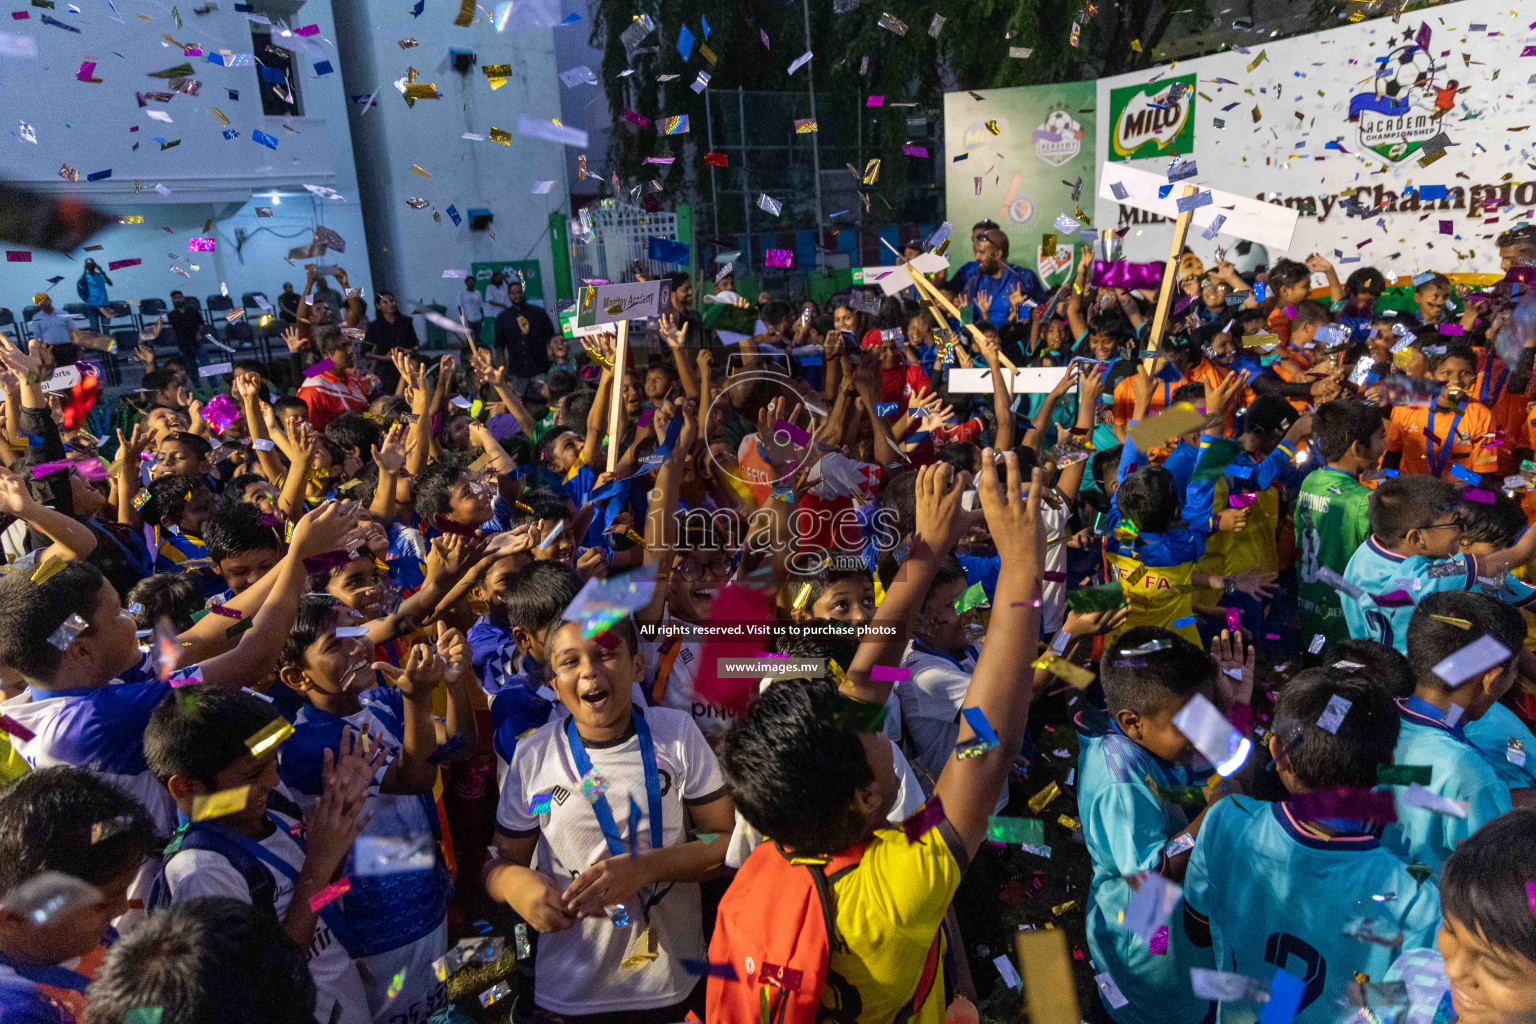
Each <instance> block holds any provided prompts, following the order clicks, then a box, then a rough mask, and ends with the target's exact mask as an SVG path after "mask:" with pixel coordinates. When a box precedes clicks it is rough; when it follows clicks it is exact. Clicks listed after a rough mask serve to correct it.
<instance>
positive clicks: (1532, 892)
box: [1525, 882, 1536, 914]
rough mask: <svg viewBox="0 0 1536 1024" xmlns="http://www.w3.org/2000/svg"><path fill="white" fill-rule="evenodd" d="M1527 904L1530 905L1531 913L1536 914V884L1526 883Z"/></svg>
mask: <svg viewBox="0 0 1536 1024" xmlns="http://www.w3.org/2000/svg"><path fill="white" fill-rule="evenodd" d="M1525 902H1526V903H1527V904H1529V905H1530V908H1531V913H1532V914H1536V882H1526V883H1525Z"/></svg>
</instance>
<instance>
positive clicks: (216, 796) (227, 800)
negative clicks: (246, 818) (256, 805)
mask: <svg viewBox="0 0 1536 1024" xmlns="http://www.w3.org/2000/svg"><path fill="white" fill-rule="evenodd" d="M250 795H251V787H250V786H248V785H247V786H238V787H236V788H234V789H223V790H220V791H219V792H217V793H210V794H208V795H207V796H195V797H193V798H192V820H193V821H207V820H208V819H209V818H222V817H225V816H226V815H230V814H237V813H239V812H240V811H243V810H245V804H246V801H247V800H248V799H249V798H250Z"/></svg>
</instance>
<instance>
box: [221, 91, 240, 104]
mask: <svg viewBox="0 0 1536 1024" xmlns="http://www.w3.org/2000/svg"><path fill="white" fill-rule="evenodd" d="M224 91H225V92H227V93H229V98H230V99H232V100H234V101H236V102H237V103H238V102H239V100H240V90H239V89H226V90H224Z"/></svg>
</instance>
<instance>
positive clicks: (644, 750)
mask: <svg viewBox="0 0 1536 1024" xmlns="http://www.w3.org/2000/svg"><path fill="white" fill-rule="evenodd" d="M633 721H634V723H635V738H636V739H637V740H639V741H640V766H641V767H642V768H644V769H645V803H646V808H645V816H646V818H647V819H649V821H650V823H651V849H653V850H659V849H661V847H662V836H661V773H660V771H658V770H657V768H656V745H655V744H654V743H652V742H651V727H650V726H649V725H647V724H646V723H645V715H644V714H643V713H642V712H641V710H640V709H639V708H634V709H633ZM565 736H566V739H568V740H570V743H571V757H572V758H573V759H574V760H575V762H576V771H577V772H578V773H579V774H580V775H581V776H582V777H585V776H586V775H587V773H588V772H590V771H592V759H591V758H590V757H588V756H587V748H586V747H584V746H582V743H581V735H580V734H579V733H577V731H576V719H575V718H574V717H572V718H568V719H566V722H565ZM595 796H596V799H595V800H593V801H592V813H594V814H596V815H597V824H598V827H600V828H601V829H602V830H603V838H604V839H605V840H607V841H608V852H609V853H611V854H613V855H614V856H615V857H617V856H619V855H620V854H623V853H628V852H629V846H628V845H627V844H626V843H625V842H624V839H623V837H621V836H620V835H619V826H618V824H617V822H615V821H614V819H613V808H612V807H609V806H608V797H607V796H605V795H604V794H602V793H597V794H595Z"/></svg>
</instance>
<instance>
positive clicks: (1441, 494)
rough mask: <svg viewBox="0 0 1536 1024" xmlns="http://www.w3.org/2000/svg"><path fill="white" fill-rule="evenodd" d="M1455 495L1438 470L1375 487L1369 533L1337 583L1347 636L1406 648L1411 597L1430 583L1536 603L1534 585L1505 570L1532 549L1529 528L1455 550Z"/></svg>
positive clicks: (1433, 588)
mask: <svg viewBox="0 0 1536 1024" xmlns="http://www.w3.org/2000/svg"><path fill="white" fill-rule="evenodd" d="M1457 502H1458V493H1457V490H1456V488H1455V487H1453V486H1451V484H1449V483H1448V482H1446V481H1444V480H1441V479H1439V478H1437V477H1431V476H1407V477H1405V476H1398V477H1395V478H1393V479H1390V480H1383V481H1382V483H1381V486H1380V487H1378V488H1376V492H1375V493H1374V494H1372V495H1371V509H1370V512H1371V536H1370V537H1369V538H1367V539H1366V542H1365V543H1364V544H1362V545H1361V546H1360V547H1359V548H1358V549H1356V551H1355V553H1354V554H1353V555H1351V556H1350V559H1349V566H1348V568H1347V569H1346V570H1345V572H1344V583H1345V585H1344V586H1343V587H1340V588H1338V589H1339V592H1340V593H1339V603H1340V604H1341V605H1342V606H1343V609H1344V621H1345V622H1347V623H1349V633H1350V635H1351V636H1353V637H1357V638H1362V637H1363V638H1368V639H1371V640H1376V641H1379V642H1381V643H1384V644H1387V645H1388V646H1391V647H1396V648H1397V649H1398V650H1399V651H1402V652H1403V653H1407V651H1408V622H1409V619H1410V618H1411V617H1412V616H1413V613H1414V604H1415V602H1416V601H1417V602H1422V600H1423V598H1424V597H1425V595H1427V594H1431V593H1435V592H1437V591H1456V590H1471V589H1473V588H1474V587H1482V588H1484V590H1485V592H1487V591H1492V593H1493V596H1494V597H1496V598H1498V599H1499V601H1501V602H1503V603H1505V604H1512V605H1516V606H1518V607H1521V608H1524V607H1527V606H1529V605H1531V604H1533V603H1536V588H1532V587H1530V586H1527V585H1526V584H1525V583H1522V582H1521V581H1520V580H1518V579H1516V578H1515V577H1514V576H1513V575H1512V574H1511V573H1510V569H1512V568H1514V567H1517V566H1521V565H1525V564H1526V563H1528V562H1529V561H1530V560H1531V558H1532V555H1533V554H1536V530H1527V531H1526V532H1525V534H1524V535H1523V536H1522V537H1521V538H1520V539H1519V540H1518V541H1517V542H1516V543H1515V544H1513V545H1512V546H1510V547H1507V548H1503V549H1502V550H1498V551H1494V552H1491V553H1489V554H1483V555H1474V554H1469V553H1466V552H1461V551H1459V550H1458V549H1459V548H1460V546H1461V536H1462V525H1463V519H1462V514H1461V512H1460V511H1459V510H1458V505H1457ZM1495 588H1496V589H1495Z"/></svg>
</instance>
